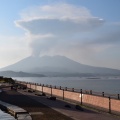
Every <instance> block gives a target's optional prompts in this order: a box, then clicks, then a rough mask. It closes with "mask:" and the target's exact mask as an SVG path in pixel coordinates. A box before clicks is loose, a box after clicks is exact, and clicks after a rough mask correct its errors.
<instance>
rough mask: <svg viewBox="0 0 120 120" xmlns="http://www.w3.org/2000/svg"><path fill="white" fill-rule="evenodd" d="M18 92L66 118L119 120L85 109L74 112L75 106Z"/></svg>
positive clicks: (77, 119)
mask: <svg viewBox="0 0 120 120" xmlns="http://www.w3.org/2000/svg"><path fill="white" fill-rule="evenodd" d="M19 92H20V93H22V94H24V95H27V96H29V97H30V98H32V99H34V100H36V101H38V102H40V103H42V104H45V105H47V106H49V107H51V108H52V109H54V110H56V111H58V112H60V113H62V114H64V115H66V116H69V117H71V118H73V119H74V120H120V117H117V116H113V115H111V114H108V113H98V112H95V111H92V110H88V109H86V108H84V111H80V110H76V109H75V104H71V103H68V102H65V101H62V100H58V99H57V100H56V101H53V100H49V99H47V98H46V97H45V96H36V95H35V93H29V92H24V91H23V90H20V91H19ZM65 105H69V106H71V108H67V107H65Z"/></svg>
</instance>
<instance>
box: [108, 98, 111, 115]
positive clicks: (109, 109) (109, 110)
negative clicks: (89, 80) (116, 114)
mask: <svg viewBox="0 0 120 120" xmlns="http://www.w3.org/2000/svg"><path fill="white" fill-rule="evenodd" d="M108 99H109V113H111V98H110V97H108Z"/></svg>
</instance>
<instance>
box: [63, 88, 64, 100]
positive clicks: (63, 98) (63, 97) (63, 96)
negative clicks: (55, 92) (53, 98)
mask: <svg viewBox="0 0 120 120" xmlns="http://www.w3.org/2000/svg"><path fill="white" fill-rule="evenodd" d="M63 100H64V89H63Z"/></svg>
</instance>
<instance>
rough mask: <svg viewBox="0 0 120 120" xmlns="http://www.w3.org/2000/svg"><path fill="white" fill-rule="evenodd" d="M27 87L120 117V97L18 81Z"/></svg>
mask: <svg viewBox="0 0 120 120" xmlns="http://www.w3.org/2000/svg"><path fill="white" fill-rule="evenodd" d="M16 82H17V83H19V84H22V85H25V86H27V88H29V89H33V90H36V91H40V92H44V93H47V94H49V95H51V96H56V97H59V98H62V99H63V100H70V101H74V102H76V103H77V104H81V105H85V106H89V107H93V108H96V109H98V110H102V111H106V112H109V113H112V114H117V115H120V96H119V94H117V95H112V94H105V93H104V92H102V93H98V92H94V91H92V90H90V91H88V90H82V89H74V88H67V87H61V86H52V85H44V84H37V83H30V82H21V81H16Z"/></svg>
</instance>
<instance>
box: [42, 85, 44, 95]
mask: <svg viewBox="0 0 120 120" xmlns="http://www.w3.org/2000/svg"><path fill="white" fill-rule="evenodd" d="M43 86H44V84H43V85H42V93H43Z"/></svg>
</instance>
